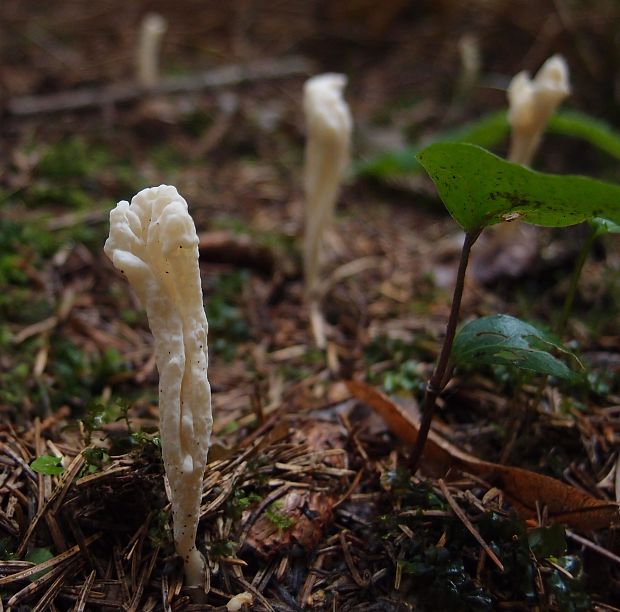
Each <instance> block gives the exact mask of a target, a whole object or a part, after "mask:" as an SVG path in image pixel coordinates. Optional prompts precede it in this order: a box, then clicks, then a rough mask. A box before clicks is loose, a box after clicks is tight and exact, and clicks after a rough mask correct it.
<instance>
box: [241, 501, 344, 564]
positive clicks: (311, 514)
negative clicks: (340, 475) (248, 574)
mask: <svg viewBox="0 0 620 612" xmlns="http://www.w3.org/2000/svg"><path fill="white" fill-rule="evenodd" d="M335 501H336V499H335V497H333V496H331V495H328V494H327V493H323V492H314V493H313V492H311V491H309V490H308V489H292V490H291V491H289V492H288V493H286V494H285V495H284V496H283V497H281V498H280V500H278V502H277V503H276V505H275V506H274V508H273V509H272V513H276V515H277V516H279V517H281V518H282V521H283V522H289V521H290V523H291V526H290V527H288V528H286V529H282V528H281V527H278V525H277V522H278V521H275V522H274V520H273V519H272V518H269V517H270V516H273V514H271V515H270V514H269V513H262V514H261V515H260V517H259V518H258V519H257V521H256V522H255V523H254V525H252V528H251V529H250V532H249V533H248V537H247V540H246V543H247V544H248V545H249V546H251V547H252V548H253V549H254V550H255V551H256V552H257V553H258V554H259V555H260V556H262V557H264V558H270V557H272V556H273V555H274V554H275V553H277V552H279V551H281V550H288V549H289V547H290V546H291V543H292V542H296V543H297V544H299V545H300V546H301V547H302V548H304V549H306V550H312V549H313V548H314V547H316V546H317V544H318V543H319V542H320V541H321V535H322V530H323V527H324V526H325V524H326V523H327V522H328V521H329V520H330V518H331V516H332V508H333V507H334V503H335Z"/></svg>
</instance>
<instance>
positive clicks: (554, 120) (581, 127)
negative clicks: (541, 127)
mask: <svg viewBox="0 0 620 612" xmlns="http://www.w3.org/2000/svg"><path fill="white" fill-rule="evenodd" d="M547 130H548V131H549V132H553V133H555V134H561V135H562V136H571V137H573V138H580V139H581V140H585V141H586V142H589V143H590V144H591V145H593V146H594V147H596V148H597V149H600V150H601V151H604V152H605V153H607V154H608V155H611V156H612V157H615V158H616V159H620V134H618V132H616V131H615V130H614V129H613V128H612V127H610V126H609V125H607V124H606V123H605V122H603V121H600V120H599V119H595V118H594V117H590V116H589V115H586V114H585V113H579V112H576V111H563V112H561V113H556V114H555V115H553V116H552V117H551V119H550V120H549V123H548V124H547Z"/></svg>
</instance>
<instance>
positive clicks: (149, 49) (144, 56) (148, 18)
mask: <svg viewBox="0 0 620 612" xmlns="http://www.w3.org/2000/svg"><path fill="white" fill-rule="evenodd" d="M167 29H168V24H167V22H166V20H165V19H164V18H163V17H162V16H161V15H158V14H157V13H148V14H147V15H145V16H144V18H143V19H142V23H141V24H140V34H139V36H138V49H137V54H136V68H137V78H138V83H139V84H140V85H141V86H142V87H145V88H148V89H150V88H152V87H155V86H156V85H157V84H158V83H159V55H160V51H161V40H162V38H163V36H164V33H165V32H166V30H167Z"/></svg>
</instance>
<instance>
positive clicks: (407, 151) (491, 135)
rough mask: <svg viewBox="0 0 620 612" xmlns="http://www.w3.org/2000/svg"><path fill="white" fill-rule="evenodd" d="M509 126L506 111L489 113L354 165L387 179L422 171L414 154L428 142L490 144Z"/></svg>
mask: <svg viewBox="0 0 620 612" xmlns="http://www.w3.org/2000/svg"><path fill="white" fill-rule="evenodd" d="M509 131H510V126H509V125H508V120H507V119H506V111H500V112H497V113H493V114H491V115H485V116H484V117H482V118H480V119H477V120H475V121H472V122H471V123H467V124H465V125H464V126H462V127H460V128H458V129H455V130H451V131H448V132H442V133H439V134H436V135H435V137H433V138H432V139H431V140H430V142H429V141H427V142H426V143H425V144H424V145H414V146H411V147H405V148H404V149H401V150H400V151H390V152H388V153H381V154H380V155H377V156H376V157H373V158H371V159H369V160H366V161H363V162H361V163H359V164H357V166H356V168H355V173H356V174H365V175H367V176H374V177H375V178H388V177H393V176H399V175H405V174H409V175H411V174H415V173H417V172H420V170H422V166H421V165H420V162H419V161H418V159H417V155H418V153H419V152H420V151H422V150H423V149H424V148H425V147H426V146H427V145H428V144H430V143H433V142H469V143H471V144H477V145H480V146H481V147H493V146H495V145H496V144H497V143H499V142H501V141H502V140H503V139H504V138H505V137H506V136H507V135H508V133H509Z"/></svg>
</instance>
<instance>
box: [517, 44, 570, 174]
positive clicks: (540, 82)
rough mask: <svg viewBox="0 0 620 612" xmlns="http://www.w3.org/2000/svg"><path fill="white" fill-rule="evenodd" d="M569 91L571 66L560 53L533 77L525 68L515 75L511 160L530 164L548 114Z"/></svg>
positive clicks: (553, 110)
mask: <svg viewBox="0 0 620 612" xmlns="http://www.w3.org/2000/svg"><path fill="white" fill-rule="evenodd" d="M569 94H570V84H569V82H568V66H567V64H566V61H565V60H564V58H563V57H562V56H561V55H554V56H552V57H550V58H549V59H548V60H547V61H546V62H545V63H544V64H543V66H542V67H541V69H540V70H539V71H538V73H537V74H536V76H535V77H534V79H530V75H529V73H528V72H525V71H523V72H519V74H517V75H516V76H515V77H514V78H513V79H512V81H511V82H510V86H509V87H508V102H509V110H508V121H509V123H510V126H511V127H512V134H511V142H510V152H509V155H508V159H509V160H510V161H513V162H516V163H518V164H523V165H530V164H531V162H532V159H533V157H534V154H535V153H536V149H537V148H538V145H539V144H540V141H541V138H542V135H543V132H544V131H545V127H546V125H547V122H548V121H549V118H550V117H551V115H553V113H554V112H555V111H556V109H557V108H558V106H559V105H560V104H561V103H562V101H563V100H564V99H565V98H566V97H567V96H568V95H569Z"/></svg>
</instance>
